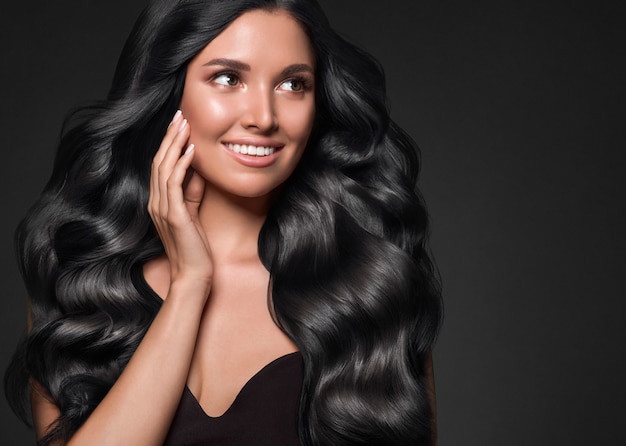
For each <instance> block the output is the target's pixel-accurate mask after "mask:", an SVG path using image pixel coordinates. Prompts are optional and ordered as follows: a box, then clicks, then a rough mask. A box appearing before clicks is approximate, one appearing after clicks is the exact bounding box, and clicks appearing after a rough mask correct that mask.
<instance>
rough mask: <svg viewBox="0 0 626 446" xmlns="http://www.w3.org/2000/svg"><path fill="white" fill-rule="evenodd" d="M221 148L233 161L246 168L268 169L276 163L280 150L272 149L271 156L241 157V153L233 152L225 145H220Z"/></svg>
mask: <svg viewBox="0 0 626 446" xmlns="http://www.w3.org/2000/svg"><path fill="white" fill-rule="evenodd" d="M222 147H224V150H226V151H227V152H228V154H229V155H230V156H232V157H233V158H234V159H235V161H237V162H238V163H239V164H242V165H244V166H246V167H269V166H271V165H272V164H274V163H275V162H276V160H277V159H278V154H279V153H280V151H281V149H282V148H280V149H274V153H272V154H271V155H265V156H255V155H243V154H241V153H237V152H233V151H232V150H230V149H229V148H228V147H226V145H225V144H222Z"/></svg>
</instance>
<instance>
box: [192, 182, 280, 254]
mask: <svg viewBox="0 0 626 446" xmlns="http://www.w3.org/2000/svg"><path fill="white" fill-rule="evenodd" d="M270 203H271V197H270V196H265V197H259V198H243V197H237V196H233V195H230V194H228V193H225V192H223V191H217V190H215V189H213V188H211V187H210V186H208V185H207V190H206V191H205V194H204V197H203V199H202V203H201V205H200V210H199V218H200V222H201V224H202V226H203V228H204V230H205V232H206V234H207V239H208V241H209V244H210V246H211V252H212V254H213V258H214V261H215V262H216V263H231V262H237V261H242V260H250V259H251V258H254V259H258V239H259V232H260V231H261V226H262V225H263V222H264V221H265V217H266V216H267V212H268V210H269V206H270Z"/></svg>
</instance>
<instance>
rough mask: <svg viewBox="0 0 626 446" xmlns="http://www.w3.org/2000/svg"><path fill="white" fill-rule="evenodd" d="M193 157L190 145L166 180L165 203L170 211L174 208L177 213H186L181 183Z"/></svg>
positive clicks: (192, 147)
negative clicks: (166, 202)
mask: <svg viewBox="0 0 626 446" xmlns="http://www.w3.org/2000/svg"><path fill="white" fill-rule="evenodd" d="M193 156H194V145H193V144H191V145H189V147H188V148H187V149H186V150H185V153H184V154H183V156H181V157H180V158H179V159H178V161H177V163H176V165H175V166H174V168H173V169H172V173H171V175H170V176H169V178H168V180H167V201H168V206H169V208H170V209H172V208H175V209H176V210H177V211H178V212H182V213H186V209H184V208H183V206H184V201H185V198H184V193H183V183H184V181H185V177H186V176H187V172H188V169H189V168H190V167H191V162H192V161H193Z"/></svg>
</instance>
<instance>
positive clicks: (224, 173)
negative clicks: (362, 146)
mask: <svg viewBox="0 0 626 446" xmlns="http://www.w3.org/2000/svg"><path fill="white" fill-rule="evenodd" d="M314 68H315V58H314V53H313V51H312V49H311V45H310V42H309V40H308V37H307V36H306V34H305V32H304V31H303V29H302V28H301V26H300V25H299V24H298V23H297V22H296V21H295V20H294V19H293V18H292V17H291V16H289V15H288V14H287V13H285V12H284V11H273V12H267V11H261V10H256V11H251V12H247V13H245V14H243V15H242V16H241V17H239V18H238V19H236V20H235V21H234V22H233V23H232V24H231V25H230V26H229V27H227V28H226V29H225V30H224V31H223V32H222V33H221V34H220V35H218V36H217V37H216V38H215V39H214V40H213V41H212V42H210V43H209V44H208V45H207V46H206V47H205V49H204V50H203V51H201V52H200V54H198V55H197V56H196V57H195V58H194V59H193V60H192V61H191V62H190V64H189V67H188V70H187V77H186V80H185V88H184V92H183V98H182V101H181V104H180V108H181V111H179V112H177V113H176V115H175V116H174V118H173V120H172V123H171V124H170V126H169V128H168V130H167V133H166V135H165V137H164V139H163V141H162V144H161V146H160V147H159V149H158V151H157V153H156V155H155V157H154V161H153V165H152V175H151V182H150V199H149V204H148V211H149V213H150V216H151V218H152V220H153V221H154V224H155V227H156V229H157V232H158V234H159V237H160V238H161V240H162V241H163V245H164V247H165V255H163V256H161V257H159V258H156V259H154V260H152V261H150V262H148V263H146V264H145V265H144V276H145V279H146V281H147V283H148V284H149V285H150V286H151V287H152V288H153V289H154V290H155V292H156V293H157V294H158V295H159V296H161V297H162V298H163V305H162V308H161V310H160V311H159V313H158V314H157V316H156V318H155V320H154V322H153V323H152V325H151V326H150V328H149V330H148V331H147V333H146V336H145V337H144V339H143V341H142V342H141V344H140V345H139V347H138V349H137V351H136V352H135V354H134V355H133V357H132V358H131V360H130V361H129V363H128V365H127V367H126V368H125V370H124V372H123V373H122V374H121V375H120V377H119V379H118V380H117V382H116V383H115V385H114V386H113V387H112V389H111V391H110V392H109V393H108V394H107V396H106V397H105V398H104V399H103V401H102V402H101V403H100V404H99V405H98V407H97V408H96V409H95V410H94V412H93V413H92V415H91V416H90V417H89V419H88V420H87V421H86V422H85V423H84V425H83V426H82V427H81V428H80V429H79V430H78V431H77V432H76V434H75V435H74V436H73V437H72V439H71V440H70V441H69V442H68V443H67V444H68V445H72V446H73V445H89V446H91V445H94V444H97V445H129V444H132V445H138V446H141V445H146V446H148V445H150V446H152V445H154V446H156V445H161V444H162V443H163V441H164V439H165V437H166V435H167V432H168V429H169V426H170V424H171V421H172V418H173V416H174V413H175V411H176V408H177V406H178V402H179V400H180V397H181V394H182V392H183V390H184V387H185V385H187V386H188V387H189V389H190V390H191V392H192V393H193V394H194V396H195V397H196V399H197V400H198V401H199V403H200V405H201V406H202V408H203V409H204V411H205V412H206V413H207V414H208V415H210V416H219V415H221V414H223V413H224V412H225V411H226V410H227V409H228V408H229V407H230V405H231V404H232V402H233V401H234V399H235V397H236V396H237V394H238V393H239V391H240V390H241V388H242V387H243V386H244V385H245V383H246V382H247V381H248V380H249V379H250V378H251V377H252V376H254V374H255V373H257V372H258V371H259V370H260V369H262V368H263V367H264V366H265V365H266V364H268V363H269V362H271V361H272V360H274V359H276V358H278V357H280V356H283V355H285V354H288V353H291V352H294V351H296V350H297V348H296V346H295V345H294V343H293V342H292V341H291V340H290V339H289V338H288V337H287V336H286V335H285V334H284V333H283V332H282V331H281V330H280V329H279V328H278V327H277V326H276V325H275V323H274V322H273V320H272V317H271V314H270V310H269V308H268V299H267V297H268V296H267V291H268V284H269V273H268V271H267V270H266V269H265V268H264V266H263V265H262V264H261V262H260V259H259V257H258V252H257V241H258V235H259V231H260V229H261V226H262V224H263V222H264V220H265V216H266V215H267V211H268V209H269V206H270V205H271V203H272V199H273V196H274V193H275V191H276V190H277V188H279V187H280V185H281V184H282V183H283V182H284V181H285V180H286V179H287V178H288V177H289V175H290V174H291V173H292V172H293V170H294V169H295V167H296V165H297V163H298V161H299V160H300V158H301V156H302V153H303V152H304V150H305V147H306V143H307V141H308V138H309V135H310V132H311V129H312V127H313V121H314V115H315V78H314ZM234 144H239V145H241V144H244V145H254V146H264V147H273V148H274V149H275V150H274V153H273V154H272V155H269V156H268V157H252V156H242V155H241V154H235V153H234V152H233V151H232V150H231V149H230V148H229V147H232V145H234ZM431 382H432V380H431ZM32 389H33V391H32V392H31V399H32V407H33V418H34V421H35V430H36V434H37V437H38V438H40V437H41V436H43V435H44V434H45V431H46V429H47V428H48V426H49V425H50V424H51V423H52V422H53V421H54V420H55V419H56V418H57V417H58V414H59V411H58V408H57V407H56V406H54V404H53V403H52V402H51V401H50V398H49V397H48V396H47V395H46V393H45V390H44V389H42V388H41V386H39V385H38V384H37V383H35V382H33V384H32ZM155 389H158V392H156V391H155ZM433 395H434V393H433ZM433 402H434V399H433Z"/></svg>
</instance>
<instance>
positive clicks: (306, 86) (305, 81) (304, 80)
mask: <svg viewBox="0 0 626 446" xmlns="http://www.w3.org/2000/svg"><path fill="white" fill-rule="evenodd" d="M224 76H228V77H232V78H235V79H236V81H237V83H236V85H230V84H228V83H222V82H217V79H219V78H220V77H224ZM211 81H212V82H215V83H217V84H218V85H220V86H222V87H224V88H235V87H237V86H238V85H239V83H240V82H241V79H240V77H239V75H238V74H237V73H234V72H231V71H223V72H220V73H217V74H216V75H214V76H213V77H212V78H211ZM288 82H295V83H299V84H301V85H302V89H300V90H288V91H292V92H293V93H300V92H304V91H309V90H310V89H311V88H312V87H313V82H312V81H311V80H310V79H309V78H308V77H305V76H295V77H291V78H289V79H286V80H284V81H282V82H281V83H280V84H279V85H283V84H286V83H288Z"/></svg>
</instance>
